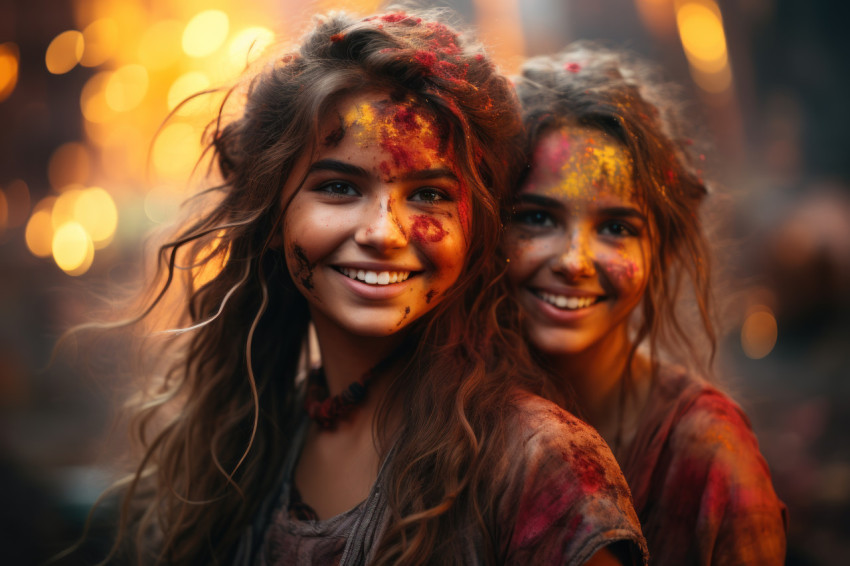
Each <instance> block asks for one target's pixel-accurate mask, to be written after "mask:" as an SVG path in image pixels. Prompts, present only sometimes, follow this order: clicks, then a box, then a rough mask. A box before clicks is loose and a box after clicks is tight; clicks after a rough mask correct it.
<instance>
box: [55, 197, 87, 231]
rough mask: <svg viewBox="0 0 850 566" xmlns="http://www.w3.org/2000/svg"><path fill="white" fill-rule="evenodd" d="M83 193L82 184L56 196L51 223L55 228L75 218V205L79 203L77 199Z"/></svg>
mask: <svg viewBox="0 0 850 566" xmlns="http://www.w3.org/2000/svg"><path fill="white" fill-rule="evenodd" d="M82 193H83V187H82V186H76V187H74V188H70V189H67V190H65V192H63V193H62V194H61V195H59V196H58V197H56V201H55V202H54V203H53V209H52V211H51V214H50V224H51V225H52V226H53V229H54V230H57V229H58V228H59V227H60V226H62V225H63V224H65V223H67V222H71V221H72V220H74V207H75V206H76V204H77V199H78V198H80V195H81V194H82Z"/></svg>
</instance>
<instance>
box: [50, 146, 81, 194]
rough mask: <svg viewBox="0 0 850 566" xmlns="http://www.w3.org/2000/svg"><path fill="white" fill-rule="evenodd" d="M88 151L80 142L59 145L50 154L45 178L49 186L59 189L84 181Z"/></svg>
mask: <svg viewBox="0 0 850 566" xmlns="http://www.w3.org/2000/svg"><path fill="white" fill-rule="evenodd" d="M89 169H90V168H89V152H88V150H87V149H86V146H84V145H83V144H81V143H77V142H70V143H66V144H63V145H60V146H59V147H58V148H56V151H54V152H53V155H51V156H50V162H49V163H48V165H47V178H48V179H49V180H50V186H51V187H53V188H54V189H55V190H57V191H58V190H60V189H62V188H63V187H65V186H66V185H70V184H72V183H86V182H88V177H89Z"/></svg>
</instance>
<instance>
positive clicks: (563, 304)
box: [536, 291, 596, 310]
mask: <svg viewBox="0 0 850 566" xmlns="http://www.w3.org/2000/svg"><path fill="white" fill-rule="evenodd" d="M536 295H537V296H538V297H540V298H541V299H543V300H544V301H546V302H547V303H549V304H550V305H555V306H556V307H558V308H559V309H564V310H577V309H583V308H586V307H589V306H590V305H592V304H593V303H595V302H596V297H567V296H565V295H553V294H551V293H544V292H543V291H538V292H537V293H536Z"/></svg>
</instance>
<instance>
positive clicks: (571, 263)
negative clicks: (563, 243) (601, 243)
mask: <svg viewBox="0 0 850 566" xmlns="http://www.w3.org/2000/svg"><path fill="white" fill-rule="evenodd" d="M594 269H595V268H594V263H593V253H592V250H591V249H590V241H589V238H588V237H587V236H586V235H584V234H581V233H579V232H575V233H573V234H571V235H570V238H569V243H568V244H567V249H566V250H564V253H562V254H560V255H556V256H555V257H554V258H553V262H552V270H553V271H555V272H556V273H560V274H561V275H564V276H566V277H567V278H569V279H579V278H582V277H588V276H590V275H593V272H594Z"/></svg>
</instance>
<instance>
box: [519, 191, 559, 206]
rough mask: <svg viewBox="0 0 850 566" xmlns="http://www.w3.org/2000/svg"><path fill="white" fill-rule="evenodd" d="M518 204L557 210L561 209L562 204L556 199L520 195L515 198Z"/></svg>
mask: <svg viewBox="0 0 850 566" xmlns="http://www.w3.org/2000/svg"><path fill="white" fill-rule="evenodd" d="M516 200H517V202H518V203H527V204H533V205H536V206H542V207H544V208H558V209H563V208H564V204H563V203H562V202H561V201H559V200H558V199H554V198H550V197H544V196H543V195H533V194H527V193H526V194H520V195H518V196H517V199H516Z"/></svg>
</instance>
